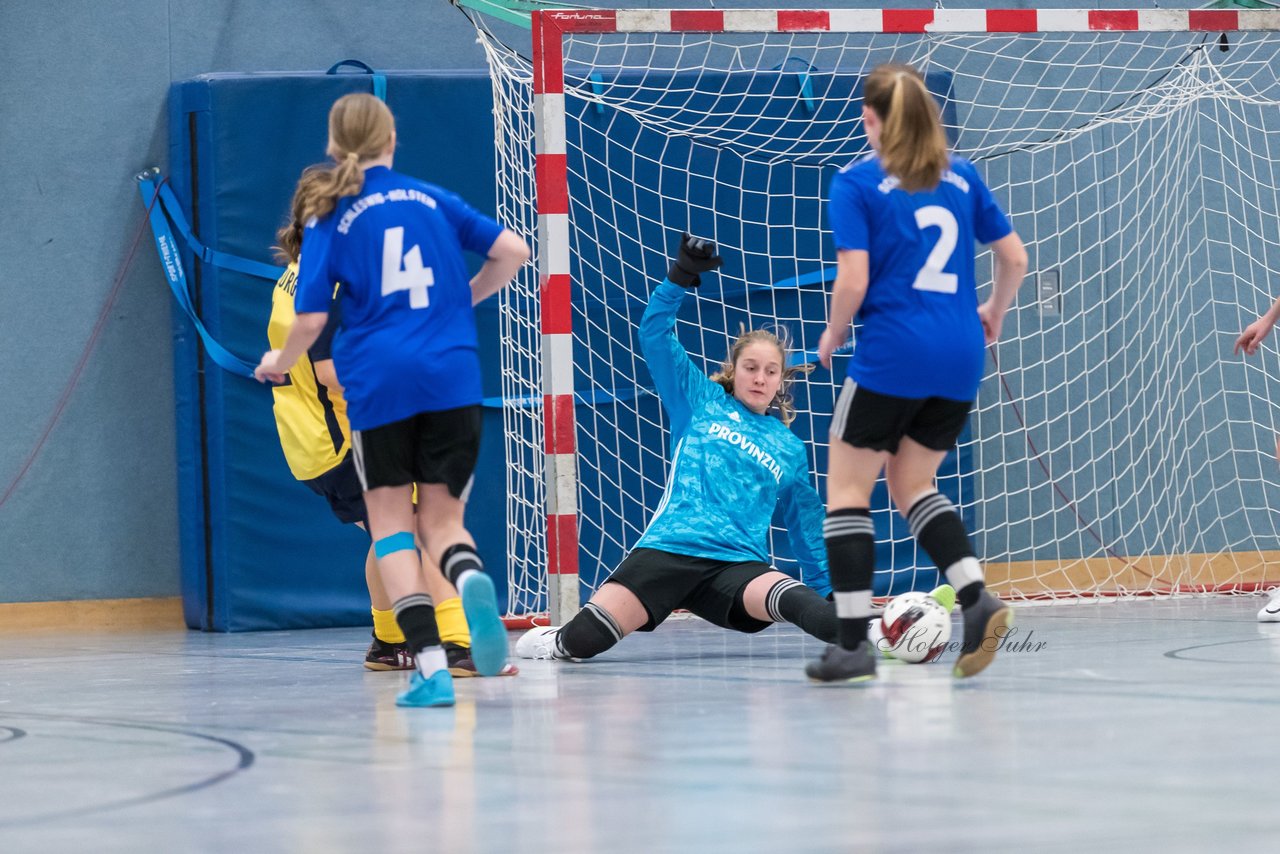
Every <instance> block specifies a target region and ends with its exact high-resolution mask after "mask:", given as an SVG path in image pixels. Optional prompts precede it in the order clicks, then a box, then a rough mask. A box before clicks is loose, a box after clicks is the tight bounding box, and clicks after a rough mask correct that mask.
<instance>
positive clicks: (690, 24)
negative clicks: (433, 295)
mask: <svg viewBox="0 0 1280 854" xmlns="http://www.w3.org/2000/svg"><path fill="white" fill-rule="evenodd" d="M479 29H480V35H481V43H482V44H483V45H484V47H485V50H486V54H487V57H488V60H489V63H490V69H491V73H492V78H493V82H494V97H495V130H496V134H495V141H496V151H497V160H498V176H499V215H500V216H501V217H503V219H504V222H506V223H508V224H509V225H511V226H513V227H515V228H518V229H521V230H522V231H523V232H524V233H525V234H526V235H528V236H530V237H532V238H534V244H535V255H536V257H537V271H536V275H534V274H530V275H528V276H526V277H525V278H522V279H521V280H520V281H518V282H517V283H516V284H515V285H513V286H512V287H511V288H509V289H508V291H507V292H506V294H505V296H504V298H503V299H504V302H503V310H502V318H503V319H502V322H503V333H504V347H503V352H502V359H503V376H504V395H505V398H506V409H505V429H506V448H507V462H508V470H507V471H508V502H507V516H508V543H507V545H508V553H509V562H510V566H509V577H508V581H509V585H510V594H511V605H510V612H511V616H512V617H513V624H517V623H518V622H519V621H520V619H526V621H527V617H528V616H530V615H533V614H538V613H543V612H546V611H549V612H550V616H549V619H550V620H551V621H552V622H557V623H558V622H562V621H563V620H564V619H566V618H567V617H568V616H571V615H572V614H573V613H574V612H575V611H576V610H577V608H578V607H579V602H580V599H581V597H582V596H583V595H584V593H585V592H586V591H589V590H590V589H593V588H594V587H595V586H597V585H598V584H599V583H600V582H601V581H602V580H603V579H604V578H605V577H607V575H608V573H609V571H611V570H612V568H613V565H614V564H615V563H616V560H617V558H619V557H620V556H621V555H622V554H623V553H624V552H625V550H626V549H627V548H628V547H629V546H630V545H631V544H632V543H634V541H635V539H636V538H638V536H639V534H640V532H641V531H642V530H643V528H644V525H645V524H646V522H647V520H648V518H649V516H650V515H651V514H652V511H653V508H654V507H655V506H656V504H657V502H658V501H660V500H661V495H662V488H663V483H664V479H665V473H666V465H667V461H666V456H667V441H666V439H667V436H666V434H665V426H664V425H665V421H664V419H663V416H662V414H661V409H660V407H659V406H658V404H657V401H656V399H655V398H654V397H653V395H652V392H651V391H650V389H649V388H648V387H647V385H646V383H647V374H646V373H645V370H644V367H643V360H641V359H640V358H639V357H638V356H637V355H636V354H635V349H636V348H635V337H634V334H635V328H636V324H637V323H638V321H639V317H640V314H641V312H642V311H643V309H644V302H645V297H646V295H647V293H648V290H649V289H650V288H651V287H652V285H653V284H654V283H655V282H657V281H659V280H660V279H661V278H662V276H663V274H664V273H665V271H666V263H667V257H668V253H669V252H670V250H671V248H672V245H673V241H674V239H675V236H678V235H679V233H680V232H681V231H682V230H690V231H696V232H697V233H700V234H703V235H705V236H708V237H711V238H713V239H715V240H716V241H717V243H718V244H719V246H720V250H721V253H722V254H723V255H724V257H725V258H726V259H728V260H727V263H726V265H725V267H724V269H723V270H722V271H721V272H720V273H719V274H717V280H716V283H715V284H714V285H712V286H711V287H708V286H704V287H703V288H702V289H700V291H699V292H698V294H697V296H696V297H691V298H690V299H689V300H687V301H686V302H687V303H688V305H687V306H686V307H685V309H684V310H682V314H681V316H680V321H679V322H678V332H679V334H680V336H681V339H682V341H684V342H685V344H686V346H687V348H688V349H689V351H690V354H691V356H692V358H693V359H694V360H695V362H698V363H700V364H703V365H705V367H706V369H707V371H708V372H710V371H712V370H714V369H715V366H716V364H717V363H718V362H719V360H720V359H721V358H723V356H724V352H725V349H726V348H727V343H728V340H729V339H730V338H731V337H732V335H733V334H735V333H736V331H737V329H738V327H739V324H741V323H746V324H747V325H749V326H758V325H762V324H764V323H774V324H778V325H782V326H785V327H787V328H788V329H789V330H790V331H791V333H792V335H793V337H794V338H795V339H796V341H797V342H798V344H799V345H800V348H801V350H809V351H811V350H812V349H813V348H814V347H815V346H816V343H817V335H818V334H819V333H820V331H821V328H822V324H823V323H824V322H825V298H824V295H823V291H824V284H825V283H826V281H827V280H828V279H829V278H830V270H831V269H832V267H833V265H834V260H835V258H834V255H835V253H834V248H833V246H832V245H831V242H830V238H829V235H828V234H827V232H828V230H829V229H828V225H827V223H826V215H825V209H824V204H825V193H826V187H827V185H828V184H829V181H830V176H831V174H832V173H833V172H834V171H835V170H837V169H838V168H840V167H842V166H843V165H845V164H846V163H848V162H849V161H851V160H852V159H853V158H855V157H857V156H859V155H860V154H862V153H864V152H865V151H866V150H867V148H866V145H865V140H864V139H863V137H862V135H861V132H860V122H859V115H860V103H859V101H858V84H859V81H860V80H861V79H862V78H863V77H864V76H865V74H866V73H867V72H869V71H870V69H871V68H872V67H874V66H875V65H878V64H880V63H881V62H885V61H890V60H893V61H899V62H910V63H912V64H914V65H916V66H917V67H918V68H920V69H921V71H922V72H924V73H925V75H926V79H927V81H928V82H929V85H930V88H931V90H933V91H934V94H935V95H936V96H937V97H938V98H939V100H940V102H941V103H942V105H943V115H944V121H945V122H946V123H947V124H948V131H949V134H950V139H951V143H952V147H953V149H954V150H955V151H956V153H957V154H960V155H962V156H965V157H968V158H969V159H971V160H973V161H975V163H977V165H978V168H979V170H980V171H981V172H982V173H983V174H984V176H985V177H986V180H987V183H988V184H989V185H990V186H991V187H992V189H993V191H994V193H995V194H996V197H997V198H998V199H999V200H1000V202H1001V203H1002V205H1003V206H1004V207H1005V209H1006V210H1007V211H1008V212H1009V214H1010V217H1011V220H1012V221H1013V223H1014V226H1015V228H1016V229H1017V230H1018V232H1019V234H1020V235H1021V236H1022V238H1023V239H1024V241H1025V242H1026V244H1027V246H1028V249H1029V252H1030V255H1031V271H1032V272H1031V274H1030V275H1029V277H1028V281H1027V282H1026V283H1025V284H1024V286H1023V289H1022V291H1021V293H1020V297H1019V300H1018V303H1017V306H1016V307H1015V309H1014V310H1013V311H1012V312H1011V315H1010V317H1009V318H1008V320H1007V322H1006V327H1005V332H1004V336H1003V338H1002V340H1001V341H1000V342H999V344H998V345H997V346H995V347H993V348H992V354H991V359H990V360H989V362H988V368H989V370H988V375H987V377H986V379H985V380H984V382H983V386H982V390H981V392H980V394H979V398H978V400H977V403H976V405H975V409H974V414H973V417H972V419H971V430H970V434H969V435H968V436H967V437H966V438H965V439H964V440H963V442H962V446H961V449H960V453H959V455H958V457H957V460H956V461H955V464H954V466H953V467H952V469H950V470H949V474H948V475H947V478H944V480H946V489H947V490H948V491H949V492H950V493H951V494H952V495H953V497H954V498H955V500H957V501H958V502H959V505H960V507H961V509H962V512H963V513H964V514H965V518H966V520H967V521H968V522H969V524H970V527H971V530H972V532H973V539H974V544H975V546H976V548H977V550H978V553H979V555H980V556H981V557H982V558H983V560H984V561H985V562H986V565H987V571H988V577H989V580H990V581H991V582H992V583H993V585H994V586H995V587H996V588H997V589H999V590H1000V591H1001V592H1002V593H1003V594H1004V595H1007V596H1012V597H1015V598H1019V597H1020V598H1026V599H1038V598H1058V597H1096V596H1108V597H1109V596H1125V595H1150V594H1171V593H1179V592H1205V591H1215V592H1216V591H1250V590H1255V589H1258V588H1259V587H1260V586H1265V585H1267V584H1268V583H1276V582H1280V568H1278V566H1280V527H1278V526H1277V518H1280V517H1278V515H1277V512H1276V510H1277V509H1280V468H1278V467H1277V464H1276V461H1275V460H1274V459H1273V458H1272V457H1273V454H1274V447H1275V442H1274V435H1275V433H1276V430H1277V426H1278V421H1280V418H1278V415H1280V409H1278V407H1277V402H1280V384H1278V379H1280V364H1277V360H1276V357H1275V350H1274V349H1272V348H1269V349H1268V350H1267V351H1266V352H1265V353H1264V354H1263V356H1262V357H1261V358H1259V357H1254V358H1253V359H1242V358H1240V357H1238V356H1233V354H1232V352H1231V351H1232V343H1233V341H1234V339H1235V337H1236V336H1237V335H1238V334H1239V333H1240V331H1241V330H1242V329H1243V328H1244V326H1245V325H1246V324H1247V323H1248V322H1250V321H1251V320H1252V319H1254V318H1255V317H1257V316H1258V314H1259V313H1261V312H1262V311H1264V310H1265V309H1266V308H1267V306H1268V305H1269V304H1270V303H1271V301H1272V299H1273V298H1274V297H1275V296H1276V295H1277V294H1280V275H1278V273H1280V224H1278V221H1277V215H1278V212H1280V168H1278V166H1280V164H1278V163H1277V160H1278V159H1280V83H1278V82H1277V75H1276V74H1275V73H1274V69H1275V68H1276V67H1277V64H1278V63H1280V36H1278V35H1277V34H1276V32H1275V31H1276V30H1280V13H1278V12H1273V11H1252V10H1201V11H1196V10H1191V11H1187V10H1088V9H1049V10H995V9H993V10H979V9H957V10H946V9H933V8H929V9H895V10H888V9H886V10H873V9H832V10H825V11H824V10H761V9H740V10H735V9H724V10H710V9H703V10H689V11H680V10H654V9H627V10H624V9H619V10H601V11H542V12H535V13H534V15H533V50H532V60H531V61H530V60H528V59H526V58H525V57H524V55H522V51H521V50H520V49H514V48H512V47H509V46H508V45H505V44H503V43H502V42H501V40H499V39H498V38H496V37H495V36H494V35H493V34H492V33H491V32H489V31H488V30H487V29H486V28H485V27H484V26H483V24H481V26H480V27H479ZM979 283H980V284H979V286H980V289H983V288H988V287H989V286H990V268H989V259H986V258H984V259H983V260H982V261H981V262H980V269H979ZM801 386H802V389H801V393H800V394H799V403H800V406H801V411H800V418H799V419H798V420H797V422H796V424H795V425H794V429H796V431H797V434H798V435H800V436H801V437H802V438H804V439H805V440H806V441H807V442H811V443H812V444H813V447H814V451H815V469H816V470H817V471H815V475H814V483H815V485H816V486H818V487H819V488H820V489H821V487H822V481H821V477H820V475H819V474H818V472H820V470H821V468H822V464H821V462H822V460H823V459H824V458H825V442H826V422H827V417H828V416H829V413H830V405H831V400H832V398H833V396H834V389H835V386H836V383H835V381H834V380H833V378H832V377H831V376H830V375H828V374H827V372H822V371H819V372H816V373H815V374H813V375H811V376H810V377H809V379H808V380H806V381H804V382H802V383H801ZM877 530H878V532H879V534H880V571H881V573H888V574H889V576H888V581H889V583H890V585H891V586H892V589H894V591H895V592H897V591H898V590H900V589H904V585H905V586H906V587H910V586H919V584H922V583H924V582H925V581H926V580H928V579H932V577H933V576H932V571H931V569H930V568H929V567H928V563H927V558H925V557H924V556H923V555H919V554H918V553H917V552H916V550H915V547H914V544H913V543H912V541H911V539H910V537H909V535H908V534H907V532H906V528H905V525H902V524H901V521H900V520H895V519H894V517H893V516H892V514H891V513H890V512H889V510H888V508H887V507H886V508H881V509H880V510H879V511H878V512H877ZM775 533H777V532H776V531H775ZM774 540H775V545H778V546H779V547H780V548H781V550H782V554H783V555H784V556H785V537H782V538H779V537H775V538H774ZM882 586H884V585H881V584H878V585H877V587H878V588H880V587H882ZM886 589H887V588H886Z"/></svg>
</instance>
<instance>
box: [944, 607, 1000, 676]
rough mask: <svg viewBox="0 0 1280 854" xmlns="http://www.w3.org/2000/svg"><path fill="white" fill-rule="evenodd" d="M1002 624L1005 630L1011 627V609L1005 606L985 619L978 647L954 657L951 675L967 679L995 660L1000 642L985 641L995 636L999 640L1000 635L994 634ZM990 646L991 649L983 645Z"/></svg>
mask: <svg viewBox="0 0 1280 854" xmlns="http://www.w3.org/2000/svg"><path fill="white" fill-rule="evenodd" d="M1001 626H1004V627H1005V629H1006V631H1007V630H1008V629H1012V628H1013V609H1012V608H1010V607H1009V606H1007V605H1006V606H1005V607H1003V608H1001V609H1000V610H998V611H996V612H995V613H994V614H992V615H991V616H990V618H988V619H987V626H986V630H985V631H984V632H983V633H982V642H981V643H979V644H978V648H977V649H976V650H974V651H973V652H967V653H965V654H964V655H962V656H960V657H959V658H958V659H956V666H955V669H953V670H952V671H951V675H952V676H955V677H956V678H957V679H968V678H969V677H970V676H977V675H978V674H979V673H981V672H982V671H984V670H986V669H987V667H988V666H989V665H990V664H991V662H992V661H994V660H995V657H996V650H997V649H998V648H999V647H1000V643H999V642H997V643H994V644H988V643H987V641H988V640H990V639H992V638H995V639H996V640H997V641H999V639H1000V636H999V635H997V634H996V629H998V628H1000V627H1001ZM987 646H991V647H992V648H991V649H986V648H985V647H987Z"/></svg>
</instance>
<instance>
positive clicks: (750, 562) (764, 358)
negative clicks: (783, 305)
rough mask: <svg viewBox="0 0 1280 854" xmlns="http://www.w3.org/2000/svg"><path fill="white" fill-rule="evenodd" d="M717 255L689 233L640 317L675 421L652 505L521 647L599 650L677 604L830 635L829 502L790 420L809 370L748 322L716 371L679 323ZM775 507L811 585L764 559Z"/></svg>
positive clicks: (751, 628) (743, 627)
mask: <svg viewBox="0 0 1280 854" xmlns="http://www.w3.org/2000/svg"><path fill="white" fill-rule="evenodd" d="M720 264H721V259H720V258H719V256H717V255H716V254H715V244H713V243H711V242H710V241H707V240H702V239H699V238H696V237H690V236H689V235H687V234H686V235H685V236H684V238H683V240H682V241H681V244H680V252H679V257H678V259H677V261H676V263H675V264H674V265H673V266H672V267H671V271H670V273H668V275H667V279H666V281H664V282H662V283H661V284H660V285H658V287H657V288H655V289H654V292H653V295H652V297H650V300H649V306H648V308H647V309H646V310H645V313H644V317H643V318H642V319H641V321H640V347H641V350H642V352H643V354H644V358H645V362H646V364H647V365H648V367H649V373H650V374H651V375H652V377H653V382H654V386H655V387H656V388H657V392H658V396H659V398H661V400H662V405H663V407H664V408H665V409H666V411H667V417H668V418H669V420H670V426H671V439H672V452H671V474H670V479H669V480H668V481H667V487H666V491H665V492H664V493H663V496H662V500H661V502H660V503H659V504H658V509H657V510H656V511H655V512H654V515H653V518H652V519H651V520H650V522H649V526H648V528H647V529H646V530H645V532H644V534H643V535H642V536H641V537H640V540H639V541H638V542H637V543H636V545H635V548H634V549H632V551H631V553H630V554H628V555H627V557H626V558H625V559H624V560H623V561H622V563H621V565H619V566H618V568H617V570H616V571H615V572H614V573H613V575H611V576H610V577H609V579H608V581H606V582H605V583H604V584H603V585H601V587H600V589H599V590H598V591H597V592H596V594H595V595H594V596H593V597H592V598H591V601H590V602H588V603H587V604H586V605H585V606H584V607H583V609H582V611H580V612H579V613H578V614H577V616H575V617H574V618H573V619H572V620H570V621H569V622H568V623H566V624H565V625H564V627H563V628H557V627H554V626H551V627H541V628H536V629H533V630H532V631H530V632H528V633H526V634H525V635H524V637H522V638H521V639H520V641H519V642H518V643H517V644H516V654H517V655H520V656H523V657H525V658H562V659H584V658H591V657H593V656H596V655H599V654H600V653H602V652H604V651H605V650H607V649H609V648H610V647H612V646H613V645H614V644H616V643H617V642H618V641H619V640H621V639H622V638H623V637H624V636H625V635H627V634H630V633H631V632H633V631H636V630H637V629H638V630H640V631H653V629H655V628H657V626H658V625H659V624H660V623H662V621H663V620H665V619H666V618H667V616H668V615H669V614H670V613H671V612H672V611H674V610H676V609H680V608H684V609H687V610H689V611H692V612H693V613H694V614H696V615H698V616H699V617H702V618H703V619H705V620H707V621H709V622H711V623H714V624H715V625H717V626H721V627H722V628H726V629H734V630H737V631H740V632H748V633H752V632H758V631H761V630H763V629H765V628H768V627H769V626H770V625H772V624H773V623H776V622H783V621H785V622H790V623H794V624H795V625H797V626H799V627H800V628H802V629H804V630H805V631H806V632H808V633H809V634H811V635H813V636H814V637H816V638H819V639H820V640H824V641H826V642H828V643H833V642H834V640H833V639H834V638H835V634H836V617H835V606H834V605H832V604H831V603H830V602H828V601H827V600H826V599H825V598H823V597H824V596H825V595H826V594H827V593H828V592H830V589H831V585H830V583H829V582H828V580H827V565H826V554H825V551H824V548H823V541H822V521H823V517H824V509H823V505H822V500H821V499H820V498H819V497H818V494H817V493H816V492H815V491H814V489H813V486H812V485H811V483H810V474H809V458H808V454H807V453H806V450H805V446H804V443H803V442H801V441H800V439H798V438H797V437H796V436H795V434H793V433H792V432H791V430H790V429H789V428H788V426H787V425H788V424H789V423H790V422H791V420H792V419H793V418H794V417H795V409H794V407H793V406H792V402H791V394H790V391H789V386H790V384H791V381H792V379H793V378H794V376H795V375H796V374H798V373H802V372H804V371H807V370H808V367H807V366H806V367H805V368H794V367H793V368H788V367H787V364H786V345H785V343H784V342H783V341H781V340H780V339H779V338H778V337H777V336H776V335H774V334H773V333H772V332H768V331H765V330H753V331H751V332H747V333H745V334H744V335H742V336H741V337H740V338H738V340H737V341H736V342H735V343H734V345H733V348H732V350H731V351H730V353H729V357H728V358H727V359H726V360H725V362H724V364H723V366H722V369H721V370H720V371H719V372H718V373H716V374H715V375H714V376H711V377H708V376H707V375H706V374H704V373H702V371H700V370H699V369H698V368H697V366H695V365H694V363H693V362H692V361H691V360H690V358H689V354H688V353H686V352H685V349H684V347H683V346H682V345H681V344H680V340H679V339H678V338H677V337H676V334H675V321H676V312H677V311H678V310H679V308H680V304H681V302H683V301H684V298H685V295H686V294H687V293H688V291H689V289H690V288H696V287H697V286H698V285H699V284H701V274H703V273H708V272H710V271H712V270H714V269H716V268H717V267H719V266H720ZM779 504H781V506H782V509H783V513H784V518H785V520H786V526H787V531H788V534H789V536H790V538H791V542H792V546H793V550H794V552H795V555H796V558H797V560H798V562H799V563H800V567H801V570H802V573H803V577H804V578H805V579H806V581H807V582H808V585H806V584H804V583H801V582H800V581H798V580H796V579H794V578H792V577H790V576H788V575H785V574H783V573H781V572H779V571H777V570H776V569H774V568H773V567H772V566H771V565H770V564H769V554H768V550H767V548H766V541H767V537H768V533H769V523H770V520H771V519H772V517H773V513H774V509H775V507H777V506H778V505H779Z"/></svg>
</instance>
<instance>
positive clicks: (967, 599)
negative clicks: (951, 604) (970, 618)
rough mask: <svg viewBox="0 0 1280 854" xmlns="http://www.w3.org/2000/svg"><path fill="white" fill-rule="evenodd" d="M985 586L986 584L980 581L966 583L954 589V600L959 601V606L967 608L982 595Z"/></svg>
mask: <svg viewBox="0 0 1280 854" xmlns="http://www.w3.org/2000/svg"><path fill="white" fill-rule="evenodd" d="M986 588H987V586H986V585H985V584H983V583H982V582H981V581H974V582H971V583H969V584H966V585H965V586H964V587H961V588H960V589H959V590H957V591H956V601H957V602H959V603H960V607H961V608H969V607H971V606H973V605H974V604H975V603H976V602H977V601H978V597H979V596H981V595H982V591H983V590H985V589H986Z"/></svg>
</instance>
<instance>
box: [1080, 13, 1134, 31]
mask: <svg viewBox="0 0 1280 854" xmlns="http://www.w3.org/2000/svg"><path fill="white" fill-rule="evenodd" d="M1089 29H1091V30H1136V29H1138V13H1137V11H1136V10H1134V9H1090V10H1089Z"/></svg>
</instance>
